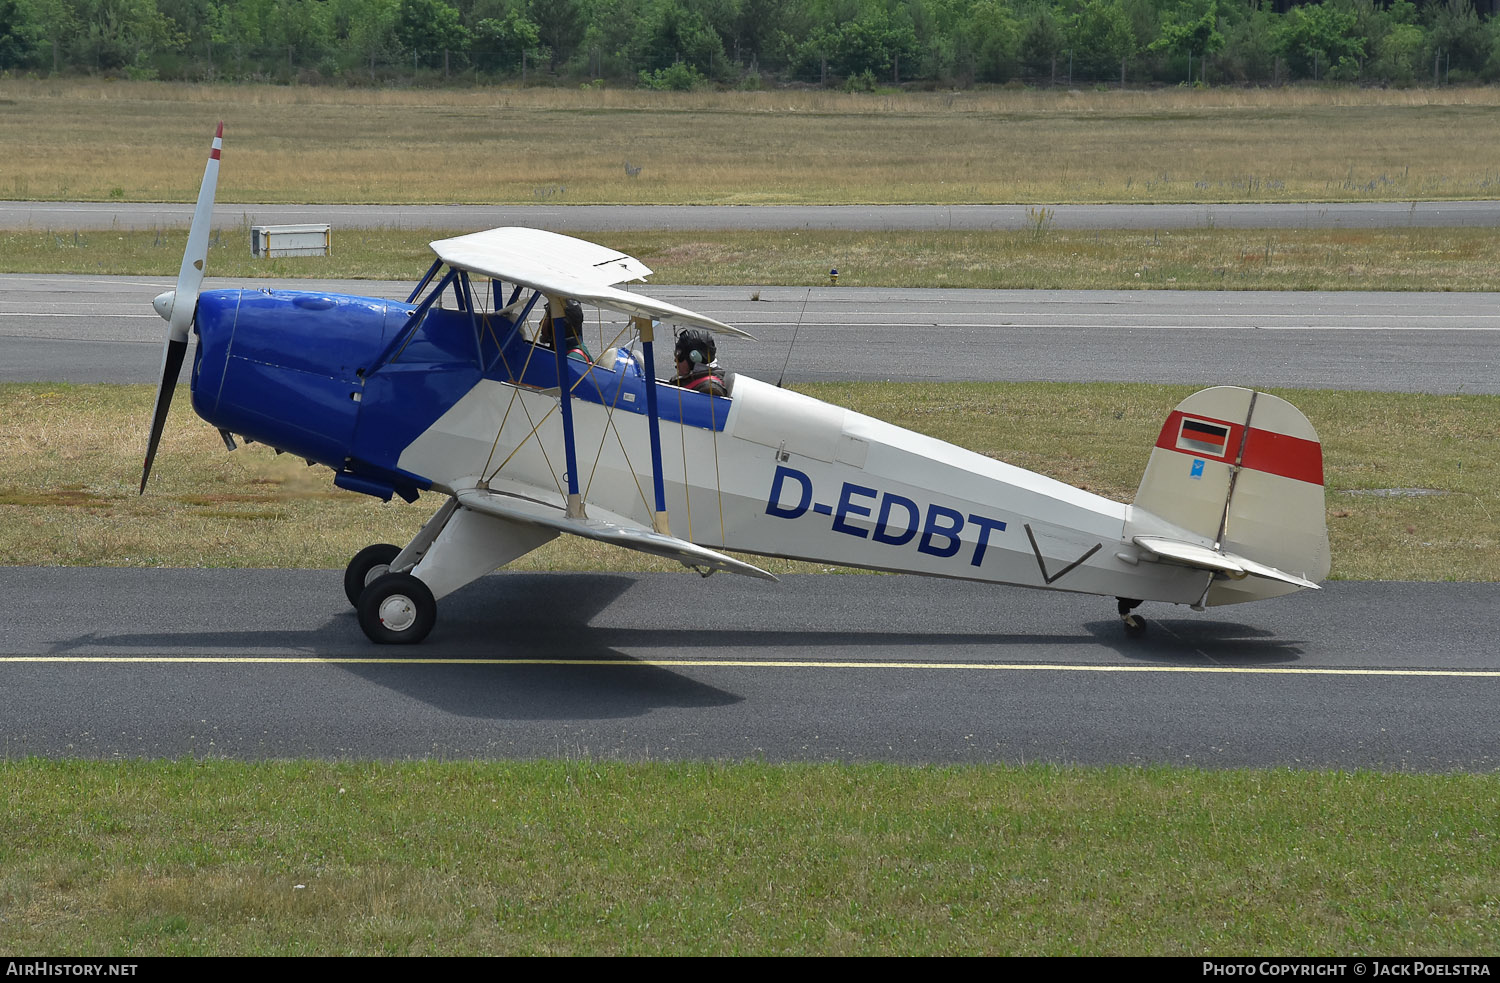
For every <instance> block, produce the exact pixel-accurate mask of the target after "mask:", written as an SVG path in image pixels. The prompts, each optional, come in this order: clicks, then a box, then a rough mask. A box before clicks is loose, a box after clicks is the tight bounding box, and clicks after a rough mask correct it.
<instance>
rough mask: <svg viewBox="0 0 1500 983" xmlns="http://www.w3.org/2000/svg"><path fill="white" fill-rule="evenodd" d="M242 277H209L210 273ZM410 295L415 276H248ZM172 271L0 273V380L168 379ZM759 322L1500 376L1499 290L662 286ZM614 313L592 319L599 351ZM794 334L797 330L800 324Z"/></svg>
mask: <svg viewBox="0 0 1500 983" xmlns="http://www.w3.org/2000/svg"><path fill="white" fill-rule="evenodd" d="M239 285H243V282H241V281H230V280H223V279H215V278H210V279H209V281H208V286H209V288H215V287H221V286H239ZM249 285H253V286H257V287H261V286H264V287H269V288H293V289H323V290H331V291H336V292H358V293H367V294H373V295H375V296H380V297H385V298H388V299H392V300H402V299H404V298H405V297H406V295H407V294H408V293H409V291H410V289H411V284H409V283H405V282H392V283H382V282H372V281H250V282H249ZM170 286H171V280H170V278H152V277H88V276H56V275H53V276H43V275H29V274H18V275H9V276H0V381H6V382H23V381H30V380H46V381H57V382H136V383H154V382H155V381H156V379H157V378H158V374H159V372H160V366H161V346H162V330H163V325H162V321H161V319H160V318H159V317H157V315H156V314H155V312H154V311H152V309H151V298H152V297H154V296H155V295H156V294H157V293H159V292H160V291H162V290H165V289H169V288H170ZM648 292H649V293H651V294H652V295H654V296H657V297H661V298H664V299H667V300H670V301H672V302H674V303H677V304H680V305H683V306H685V307H688V308H689V309H692V310H698V311H701V312H702V313H704V314H708V315H710V316H712V317H716V318H718V319H720V320H722V321H726V322H728V323H730V324H735V325H738V326H740V327H743V328H745V329H747V330H748V331H750V332H751V333H753V334H754V335H756V337H757V339H758V340H757V341H755V342H744V341H730V340H726V341H725V342H724V344H723V346H722V347H721V352H720V353H721V358H722V360H723V361H724V362H725V364H726V365H728V366H729V367H730V368H732V369H733V370H735V371H738V372H744V373H746V374H749V375H752V376H755V377H757V378H761V379H766V380H769V381H776V380H777V379H780V378H782V375H783V372H785V376H786V379H787V381H789V382H797V381H803V382H817V381H834V380H846V379H847V380H856V381H873V380H884V379H890V380H897V381H941V380H981V381H983V380H997V381H1029V380H1044V381H1056V382H1088V381H1121V382H1125V381H1149V382H1163V383H1180V384H1204V385H1207V384H1219V383H1235V384H1240V385H1252V386H1262V387H1285V388H1341V389H1359V390H1369V391H1386V392H1432V393H1495V392H1497V391H1500V373H1497V372H1495V371H1494V369H1493V366H1495V365H1496V364H1500V295H1495V294H1474V293H1395V294H1384V293H1371V292H1363V293H1359V292H1314V291H1303V292H1296V291H1292V292H1267V291H1225V292H1208V291H1148V290H1141V291H1067V290H940V289H925V290H905V289H876V288H851V287H832V288H830V287H819V288H814V289H811V290H809V289H807V288H791V287H770V288H750V287H687V286H684V287H650V288H648ZM617 328H618V325H615V326H614V327H605V328H602V329H601V327H600V326H599V325H598V324H591V325H590V327H589V332H590V334H589V337H590V339H591V340H592V342H593V343H594V344H596V345H598V346H599V348H600V349H601V350H602V348H603V347H606V345H605V343H607V342H609V341H610V340H611V339H612V338H613V337H614V334H615V330H616V329H617ZM794 336H795V345H794V344H793V338H794Z"/></svg>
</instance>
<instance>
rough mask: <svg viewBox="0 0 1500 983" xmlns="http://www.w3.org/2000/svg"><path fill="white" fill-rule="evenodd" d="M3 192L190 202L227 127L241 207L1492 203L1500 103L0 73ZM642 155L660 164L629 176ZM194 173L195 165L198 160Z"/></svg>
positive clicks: (1453, 94)
mask: <svg viewBox="0 0 1500 983" xmlns="http://www.w3.org/2000/svg"><path fill="white" fill-rule="evenodd" d="M0 103H3V104H4V105H5V110H6V111H5V112H4V113H3V114H0V145H4V146H12V147H22V146H24V147H26V150H27V152H26V153H25V154H13V155H9V156H7V157H6V159H5V160H3V161H0V196H9V197H15V198H26V199H70V198H81V199H108V198H111V197H115V198H122V199H128V200H181V201H185V200H190V199H191V198H192V197H193V195H194V194H195V192H196V182H197V179H198V175H199V173H200V171H199V169H198V167H197V166H195V164H196V161H197V160H198V159H199V158H200V157H201V156H202V155H203V153H204V148H205V146H206V144H207V139H208V135H209V133H210V132H211V127H212V125H213V121H214V120H215V119H217V118H219V117H223V118H225V119H226V120H227V123H226V130H227V135H226V142H227V148H226V158H225V168H224V172H223V177H222V179H221V184H220V191H219V198H220V201H222V202H225V203H233V202H236V201H240V202H246V201H322V202H343V201H375V202H419V201H472V202H538V201H545V202H547V203H549V204H570V203H593V202H617V203H646V202H681V203H717V204H735V203H740V204H767V203H790V202H810V203H836V202H837V203H845V202H877V203H889V202H939V203H943V202H948V203H958V202H1012V201H1015V202H1064V201H1141V202H1149V201H1157V202H1170V201H1254V200H1331V199H1351V198H1352V199H1360V198H1380V199H1403V200H1404V199H1409V198H1476V197H1486V196H1489V195H1491V194H1493V193H1494V188H1495V185H1496V183H1497V182H1500V167H1497V166H1496V165H1495V164H1494V163H1493V162H1494V161H1496V160H1500V126H1496V125H1495V123H1496V120H1497V115H1500V92H1497V91H1496V90H1492V89H1441V90H1432V91H1427V90H1413V91H1403V92H1378V91H1363V90H1343V89H1334V90H1324V89H1317V90H1302V89H1287V90H1230V89H1225V90H1219V89H1211V90H1205V91H1192V90H1183V91H1177V90H1168V91H1163V92H1067V91H1060V92H1059V91H1053V92H1027V91H1022V92H995V91H991V92H965V93H908V94H897V95H848V94H842V93H825V92H803V91H785V92H783V91H777V92H759V93H649V92H637V91H633V90H631V91H614V90H577V89H570V90H551V89H509V88H490V89H479V90H465V91H426V90H423V91H410V90H407V91H385V90H381V91H374V92H368V91H351V90H340V89H331V88H289V87H282V88H277V87H227V86H221V87H213V86H196V85H173V84H165V83H123V82H115V83H103V82H93V83H80V82H66V83H64V82H50V81H49V82H36V81H24V80H19V81H18V80H10V81H4V82H0ZM626 161H629V162H631V163H632V164H633V165H635V166H639V167H640V168H641V169H642V170H641V172H640V174H639V176H638V177H635V178H632V177H630V176H628V175H627V174H626V172H625V166H624V165H625V162H626ZM189 163H192V164H194V166H188V164H189Z"/></svg>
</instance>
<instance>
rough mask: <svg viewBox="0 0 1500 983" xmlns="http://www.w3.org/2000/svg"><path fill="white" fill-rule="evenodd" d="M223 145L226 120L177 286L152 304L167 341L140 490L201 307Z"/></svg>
mask: <svg viewBox="0 0 1500 983" xmlns="http://www.w3.org/2000/svg"><path fill="white" fill-rule="evenodd" d="M223 145H224V122H223V120H220V121H219V128H218V130H217V131H216V132H215V133H214V142H213V146H212V148H211V149H210V150H209V153H208V164H207V165H205V166H204V168H203V183H202V184H201V185H199V187H198V204H197V206H196V207H195V208H194V209H193V224H192V226H191V227H190V228H189V229H188V241H187V248H185V249H184V250H183V252H182V268H181V269H180V270H178V272H177V288H176V289H175V290H173V291H172V292H170V293H164V294H162V295H161V296H160V297H157V298H156V300H155V301H154V302H153V304H152V306H153V307H155V308H156V312H157V313H158V314H160V315H162V316H163V317H165V318H166V319H167V341H166V345H165V346H164V347H163V349H162V353H161V382H160V383H159V384H158V386H157V389H156V409H155V411H154V412H153V413H152V415H151V436H150V438H149V439H148V440H147V442H146V463H145V465H144V466H143V467H142V468H141V491H140V493H141V494H143V495H144V494H145V492H146V481H147V479H149V478H150V477H151V465H152V463H153V462H154V461H155V460H156V448H157V447H158V446H159V445H160V444H161V434H162V429H163V428H164V427H165V426H166V424H167V411H168V410H169V409H171V406H172V395H173V393H175V392H176V390H177V377H178V376H179V375H180V374H181V373H182V361H183V357H184V356H185V355H186V354H187V343H188V331H189V329H190V328H192V326H193V316H194V314H195V313H196V312H197V310H198V293H199V291H200V290H201V289H202V287H203V269H204V266H205V265H206V264H207V262H208V231H209V226H210V224H212V221H213V212H214V192H215V191H216V190H217V188H218V185H219V151H220V149H221V148H222V147H223Z"/></svg>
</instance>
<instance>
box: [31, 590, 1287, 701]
mask: <svg viewBox="0 0 1500 983" xmlns="http://www.w3.org/2000/svg"><path fill="white" fill-rule="evenodd" d="M637 584H638V580H637V578H634V577H631V576H628V575H619V574H596V573H577V574H556V573H549V574H539V575H529V574H519V573H518V574H510V575H507V576H506V578H505V588H504V593H503V596H500V597H497V596H496V592H495V589H494V584H493V582H490V583H489V584H485V583H484V582H479V583H476V584H471V585H469V586H468V587H465V588H464V589H462V590H459V591H457V592H455V593H453V594H452V595H449V596H448V597H446V598H444V599H443V601H442V602H441V603H442V614H441V621H440V624H439V626H438V628H437V630H435V631H434V632H433V633H432V635H431V636H430V637H429V638H428V639H427V640H426V641H425V642H424V643H423V644H421V645H417V646H377V645H374V644H372V643H371V642H369V641H368V640H367V639H366V638H365V637H364V635H363V633H362V632H361V631H360V629H359V626H358V623H357V621H356V619H355V616H354V612H353V611H352V610H348V609H345V610H342V611H340V612H339V613H337V614H335V615H334V616H333V617H331V618H328V619H327V620H326V621H325V622H324V623H323V624H322V625H320V626H318V627H316V628H308V629H295V628H283V629H275V630H253V631H248V630H232V631H222V632H148V633H139V634H133V635H111V636H101V635H99V634H97V633H90V634H89V635H86V636H80V637H77V638H74V639H69V640H65V641H59V642H58V643H56V644H55V645H54V646H53V647H52V651H53V652H55V653H59V654H60V653H63V652H67V651H77V650H87V649H94V648H99V647H104V648H109V649H120V648H126V649H138V650H141V651H142V652H143V653H144V652H150V653H152V654H162V655H168V656H171V655H181V656H186V655H195V654H202V653H212V654H221V653H223V654H227V653H235V654H244V655H247V656H250V655H256V654H266V655H272V656H282V657H286V656H290V657H298V656H303V657H308V658H313V659H323V658H326V659H340V658H354V659H369V660H388V661H370V662H348V663H337V668H339V669H341V670H343V671H345V672H347V673H349V674H350V675H353V676H357V677H359V678H361V679H364V680H366V681H369V682H371V683H374V684H376V685H379V686H381V687H383V688H386V689H389V690H391V691H392V692H396V693H399V694H401V695H403V696H406V697H409V698H411V699H414V700H419V701H421V702H423V703H426V704H428V705H430V706H433V707H435V708H437V709H440V710H443V711H444V712H448V713H452V714H456V715H459V716H464V717H472V718H480V719H494V720H505V719H514V720H538V719H572V720H576V719H617V718H629V717H634V716H639V715H641V714H644V713H647V712H649V711H651V710H653V709H660V708H667V707H713V706H727V705H731V704H734V703H738V702H741V701H742V700H743V699H744V697H743V696H742V695H740V694H738V693H735V692H732V691H729V690H726V689H722V688H720V687H718V686H714V685H710V684H706V683H702V682H699V681H697V680H695V679H693V678H692V677H691V676H690V675H688V673H687V670H686V669H685V668H679V667H662V666H641V665H639V664H638V663H640V662H641V661H646V660H649V659H651V658H693V657H694V656H695V655H697V656H701V657H704V658H712V657H715V656H716V655H717V656H719V657H732V658H735V659H746V660H750V661H758V660H764V661H766V662H774V661H782V660H803V659H807V660H811V659H832V660H839V661H866V660H868V661H871V662H880V661H890V660H892V659H900V660H904V661H932V662H952V661H955V660H965V661H969V660H972V661H976V662H978V661H985V660H995V659H1005V660H1008V661H1009V660H1014V659H1015V658H1016V649H1018V648H1028V649H1042V650H1044V651H1046V650H1051V651H1055V652H1060V657H1061V658H1065V659H1067V661H1074V658H1072V657H1069V655H1068V654H1065V653H1062V652H1061V650H1066V649H1070V648H1079V647H1083V648H1094V647H1095V646H1103V647H1105V648H1108V649H1109V650H1111V651H1113V652H1114V653H1116V654H1117V655H1119V656H1120V657H1122V658H1125V659H1129V660H1131V661H1146V662H1164V663H1171V664H1184V665H1189V664H1190V665H1203V664H1205V663H1212V664H1239V665H1258V664H1264V663H1271V662H1286V661H1292V660H1295V659H1297V658H1299V656H1300V651H1301V650H1300V649H1299V648H1298V647H1297V645H1298V643H1294V642H1288V641H1285V640H1281V639H1276V638H1274V637H1272V636H1271V633H1270V632H1267V631H1264V630H1262V629H1258V628H1253V627H1250V626H1247V625H1243V624H1238V623H1232V622H1201V621H1195V620H1193V621H1190V620H1172V621H1160V620H1152V621H1151V624H1150V629H1149V631H1148V633H1147V634H1146V635H1145V636H1144V637H1141V638H1130V637H1126V636H1125V635H1124V634H1123V629H1122V628H1121V626H1120V623H1119V621H1118V620H1116V619H1109V620H1099V621H1092V622H1086V623H1084V624H1083V625H1081V626H1080V627H1081V628H1082V631H1081V632H1067V631H1061V632H1056V633H1050V634H1042V633H1035V632H1032V633H1027V632H1010V633H1007V632H1003V631H993V632H974V631H969V632H963V631H941V630H934V631H899V630H891V629H889V628H882V627H881V626H880V625H878V624H877V625H857V624H847V625H840V624H838V621H839V619H838V616H837V614H836V613H830V615H829V621H830V622H832V625H831V627H829V628H827V629H824V630H815V631H809V630H796V629H783V628H776V627H767V628H757V627H749V626H746V625H726V626H721V627H714V626H713V625H712V624H696V623H695V624H681V623H673V624H667V625H663V624H661V622H664V621H667V620H669V619H671V620H674V621H675V620H676V619H678V617H679V615H678V614H677V613H676V612H674V611H672V610H661V611H655V610H640V609H637V608H632V607H630V606H629V604H628V599H626V598H625V597H624V595H625V594H626V593H627V592H628V591H629V590H630V589H631V588H632V587H634V586H636V585H637ZM601 615H607V616H606V617H602V618H601ZM1064 617H1066V615H1064ZM595 620H600V621H603V622H605V623H601V624H592V623H591V622H594V621H595ZM775 620H776V619H775V616H774V613H770V614H767V621H768V622H770V623H771V624H774V623H775ZM609 622H614V623H609ZM893 649H894V650H899V651H900V654H899V655H893V654H892V653H891V650H893ZM865 653H868V654H865ZM454 659H464V660H470V659H472V660H477V661H479V662H493V663H494V664H495V665H497V666H498V665H506V664H507V663H512V664H513V665H510V666H508V667H507V671H506V672H505V673H504V675H499V676H497V675H495V674H493V672H491V671H490V670H489V667H487V666H484V665H472V664H471V665H465V664H459V665H455V664H452V663H451V662H449V661H447V660H454ZM423 660H431V661H432V663H433V664H432V665H431V666H428V667H422V666H420V663H421V662H422V661H423ZM414 662H415V663H417V664H418V670H419V671H413V663H414ZM529 662H541V663H545V664H533V665H528V664H525V663H529ZM594 662H604V663H618V665H590V664H589V663H594ZM570 663H572V664H571V665H570Z"/></svg>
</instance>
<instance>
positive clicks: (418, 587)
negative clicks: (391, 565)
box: [358, 573, 437, 645]
mask: <svg viewBox="0 0 1500 983" xmlns="http://www.w3.org/2000/svg"><path fill="white" fill-rule="evenodd" d="M358 610H359V627H360V630H361V631H363V632H364V633H365V636H366V637H367V638H369V639H370V641H372V642H378V643H380V644H382V645H415V644H416V643H417V642H420V641H421V640H422V639H424V638H426V637H427V633H428V632H430V631H432V626H433V625H434V624H436V623H437V601H435V600H433V597H432V591H430V590H428V589H427V585H426V584H424V583H422V582H421V581H420V580H418V579H417V578H416V577H413V576H412V575H411V574H409V573H388V574H386V575H385V576H384V577H381V578H380V579H379V580H376V581H375V582H374V583H372V584H371V585H370V586H368V587H366V588H365V592H364V593H363V594H361V595H360V597H359V607H358Z"/></svg>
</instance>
